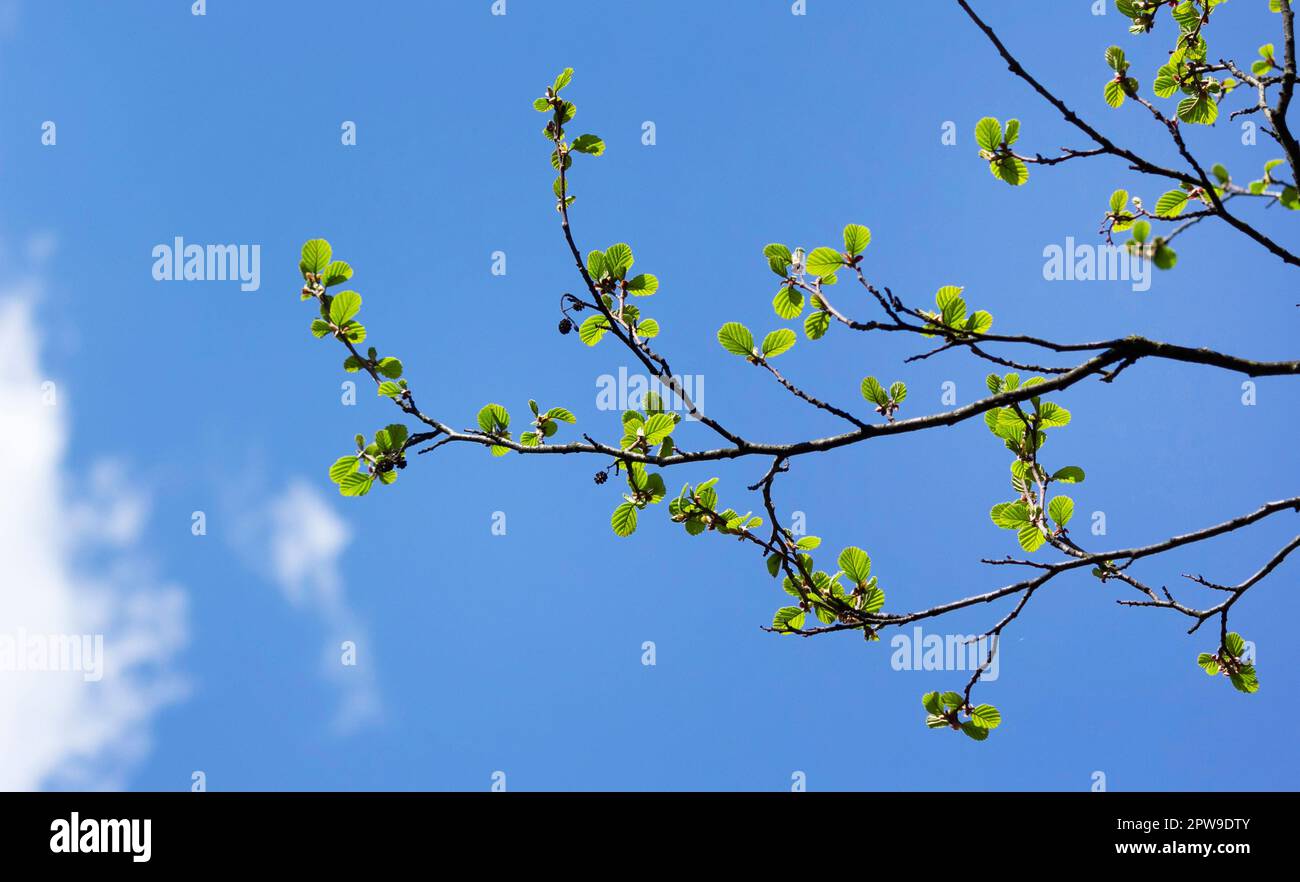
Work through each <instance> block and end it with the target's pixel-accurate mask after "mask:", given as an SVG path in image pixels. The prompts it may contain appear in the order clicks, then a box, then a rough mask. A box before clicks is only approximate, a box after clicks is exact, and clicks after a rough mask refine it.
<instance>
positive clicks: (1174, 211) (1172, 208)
mask: <svg viewBox="0 0 1300 882" xmlns="http://www.w3.org/2000/svg"><path fill="white" fill-rule="evenodd" d="M1186 207H1187V191H1186V190H1169V191H1168V192H1166V193H1165V194H1164V195H1163V196H1161V197H1160V198H1159V199H1157V200H1156V214H1157V215H1159V216H1160V217H1177V216H1178V214H1179V213H1180V212H1181V211H1182V210H1183V209H1184V208H1186Z"/></svg>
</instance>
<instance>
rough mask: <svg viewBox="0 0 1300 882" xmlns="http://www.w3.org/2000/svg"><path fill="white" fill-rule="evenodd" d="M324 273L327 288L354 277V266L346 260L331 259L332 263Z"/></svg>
mask: <svg viewBox="0 0 1300 882" xmlns="http://www.w3.org/2000/svg"><path fill="white" fill-rule="evenodd" d="M322 275H324V276H325V287H326V288H328V287H330V286H332V285H341V284H342V283H344V282H346V281H347V280H348V279H350V278H352V267H351V266H349V265H348V263H347V261H344V260H335V261H331V263H330V265H329V266H327V267H325V272H324V273H322Z"/></svg>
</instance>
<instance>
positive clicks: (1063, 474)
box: [1052, 466, 1083, 484]
mask: <svg viewBox="0 0 1300 882" xmlns="http://www.w3.org/2000/svg"><path fill="white" fill-rule="evenodd" d="M1052 480H1053V481H1060V482H1061V483H1062V484H1079V483H1082V482H1083V469H1081V468H1079V467H1078V466H1066V467H1065V468H1063V469H1057V470H1056V471H1055V472H1054V473H1053V474H1052Z"/></svg>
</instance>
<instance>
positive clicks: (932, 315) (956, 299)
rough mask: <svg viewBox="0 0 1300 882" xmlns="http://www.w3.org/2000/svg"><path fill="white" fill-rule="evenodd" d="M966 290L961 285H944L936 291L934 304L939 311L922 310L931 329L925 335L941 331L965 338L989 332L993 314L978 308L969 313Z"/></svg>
mask: <svg viewBox="0 0 1300 882" xmlns="http://www.w3.org/2000/svg"><path fill="white" fill-rule="evenodd" d="M965 290H966V289H965V288H962V287H961V286H959V285H944V286H943V287H942V288H940V289H939V290H938V291H936V292H935V294H934V305H935V306H937V307H938V311H937V312H931V311H927V310H922V311H921V315H923V316H925V318H926V320H927V321H926V325H925V326H926V328H927V329H928V330H929V333H926V334H925V335H924V336H926V337H933V336H935V334H940V333H941V334H943V335H944V336H946V337H950V338H952V339H957V340H965V339H969V338H972V337H977V336H979V335H980V334H987V333H988V332H989V330H990V329H991V328H992V327H993V314H992V313H990V312H986V311H985V310H982V309H977V310H975V311H974V312H972V313H971V314H970V315H967V314H966V309H967V307H966V301H965V299H964V298H963V297H962V296H961V295H962V292H963V291H965Z"/></svg>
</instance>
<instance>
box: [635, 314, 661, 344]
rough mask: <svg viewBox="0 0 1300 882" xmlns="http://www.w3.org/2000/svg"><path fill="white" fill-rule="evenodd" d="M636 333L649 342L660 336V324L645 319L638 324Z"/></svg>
mask: <svg viewBox="0 0 1300 882" xmlns="http://www.w3.org/2000/svg"><path fill="white" fill-rule="evenodd" d="M636 332H637V334H639V335H640V336H642V337H644V338H646V339H647V340H650V339H653V338H654V337H658V336H659V323H658V322H657V321H655V320H654V319H649V318H648V319H643V320H642V321H639V322H637V325H636Z"/></svg>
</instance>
